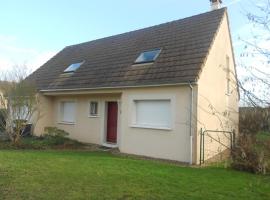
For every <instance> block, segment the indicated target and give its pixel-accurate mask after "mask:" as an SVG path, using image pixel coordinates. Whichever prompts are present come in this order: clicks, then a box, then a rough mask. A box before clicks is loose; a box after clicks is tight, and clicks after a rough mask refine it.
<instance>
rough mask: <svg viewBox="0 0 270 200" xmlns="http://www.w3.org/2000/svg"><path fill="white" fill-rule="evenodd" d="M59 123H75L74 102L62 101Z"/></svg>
mask: <svg viewBox="0 0 270 200" xmlns="http://www.w3.org/2000/svg"><path fill="white" fill-rule="evenodd" d="M60 117H61V122H66V123H75V102H74V101H62V102H61V104H60Z"/></svg>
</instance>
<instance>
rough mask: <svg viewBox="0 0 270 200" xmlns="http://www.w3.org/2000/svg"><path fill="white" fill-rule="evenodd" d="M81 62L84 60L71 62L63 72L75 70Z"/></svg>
mask: <svg viewBox="0 0 270 200" xmlns="http://www.w3.org/2000/svg"><path fill="white" fill-rule="evenodd" d="M83 63H84V61H83V62H79V63H73V64H71V65H69V66H68V68H66V69H65V71H64V72H65V73H68V72H75V71H76V70H77V69H78V68H79V67H80V66H81V65H82V64H83Z"/></svg>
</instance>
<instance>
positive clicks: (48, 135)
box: [43, 127, 69, 145]
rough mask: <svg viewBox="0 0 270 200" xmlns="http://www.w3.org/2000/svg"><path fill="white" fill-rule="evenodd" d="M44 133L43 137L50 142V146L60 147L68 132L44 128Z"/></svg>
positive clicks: (54, 128)
mask: <svg viewBox="0 0 270 200" xmlns="http://www.w3.org/2000/svg"><path fill="white" fill-rule="evenodd" d="M44 131H45V133H44V135H43V137H44V138H45V139H47V140H48V142H51V145H60V144H64V143H65V142H66V141H67V140H68V138H67V136H68V135H69V133H68V132H66V131H64V130H62V129H58V128H56V127H45V129H44Z"/></svg>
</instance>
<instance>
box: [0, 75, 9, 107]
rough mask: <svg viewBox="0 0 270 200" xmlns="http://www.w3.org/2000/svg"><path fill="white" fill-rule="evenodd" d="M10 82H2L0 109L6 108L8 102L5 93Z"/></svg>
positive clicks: (0, 84)
mask: <svg viewBox="0 0 270 200" xmlns="http://www.w3.org/2000/svg"><path fill="white" fill-rule="evenodd" d="M8 84H9V82H7V81H1V80H0V109H3V108H6V106H7V101H6V99H5V98H4V92H5V89H6V87H7V85H8Z"/></svg>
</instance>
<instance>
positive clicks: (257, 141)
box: [232, 133, 270, 174]
mask: <svg viewBox="0 0 270 200" xmlns="http://www.w3.org/2000/svg"><path fill="white" fill-rule="evenodd" d="M262 135H263V136H262ZM232 167H233V168H234V169H237V170H243V171H248V172H252V173H257V174H266V173H269V172H270V135H269V137H267V136H265V135H264V134H263V133H258V134H240V135H239V138H238V140H237V143H236V145H235V147H234V148H233V150H232Z"/></svg>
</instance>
